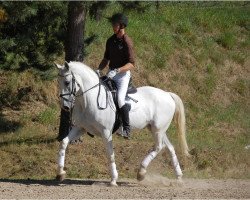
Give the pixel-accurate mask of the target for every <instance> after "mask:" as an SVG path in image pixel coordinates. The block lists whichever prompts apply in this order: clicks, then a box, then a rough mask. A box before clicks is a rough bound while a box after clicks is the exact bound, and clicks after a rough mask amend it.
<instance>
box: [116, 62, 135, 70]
mask: <svg viewBox="0 0 250 200" xmlns="http://www.w3.org/2000/svg"><path fill="white" fill-rule="evenodd" d="M133 68H134V65H133V64H132V63H130V62H129V63H127V64H126V65H123V66H122V67H120V68H119V69H118V71H119V72H126V71H128V70H131V69H133Z"/></svg>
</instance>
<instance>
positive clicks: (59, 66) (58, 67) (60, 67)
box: [54, 62, 63, 69]
mask: <svg viewBox="0 0 250 200" xmlns="http://www.w3.org/2000/svg"><path fill="white" fill-rule="evenodd" d="M54 64H55V66H56V67H57V69H62V68H63V66H62V65H59V64H57V63H55V62H54Z"/></svg>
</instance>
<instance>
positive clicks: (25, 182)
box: [0, 179, 135, 187]
mask: <svg viewBox="0 0 250 200" xmlns="http://www.w3.org/2000/svg"><path fill="white" fill-rule="evenodd" d="M1 182H4V183H18V184H23V185H45V186H61V185H105V186H108V185H109V184H110V181H105V180H74V179H65V180H64V181H62V182H59V181H57V180H56V179H53V180H37V179H0V183H1ZM117 184H118V185H119V186H128V187H132V186H134V185H135V184H133V183H130V182H124V181H118V182H117Z"/></svg>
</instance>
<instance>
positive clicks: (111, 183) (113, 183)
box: [110, 181, 118, 187]
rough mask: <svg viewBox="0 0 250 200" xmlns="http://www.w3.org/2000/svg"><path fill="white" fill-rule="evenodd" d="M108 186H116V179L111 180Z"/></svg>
mask: <svg viewBox="0 0 250 200" xmlns="http://www.w3.org/2000/svg"><path fill="white" fill-rule="evenodd" d="M110 186H111V187H117V186H118V185H117V183H116V181H111V182H110Z"/></svg>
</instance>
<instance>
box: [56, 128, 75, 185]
mask: <svg viewBox="0 0 250 200" xmlns="http://www.w3.org/2000/svg"><path fill="white" fill-rule="evenodd" d="M79 131H80V129H79V128H77V127H73V128H72V130H71V131H70V132H69V134H68V136H67V137H65V138H64V139H63V140H62V141H61V142H60V149H59V154H58V169H57V176H56V179H57V180H59V181H63V180H64V179H65V176H66V172H65V171H64V169H63V168H64V163H65V152H66V148H67V146H68V144H69V142H70V141H71V140H72V138H75V137H76V136H77V134H79Z"/></svg>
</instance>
